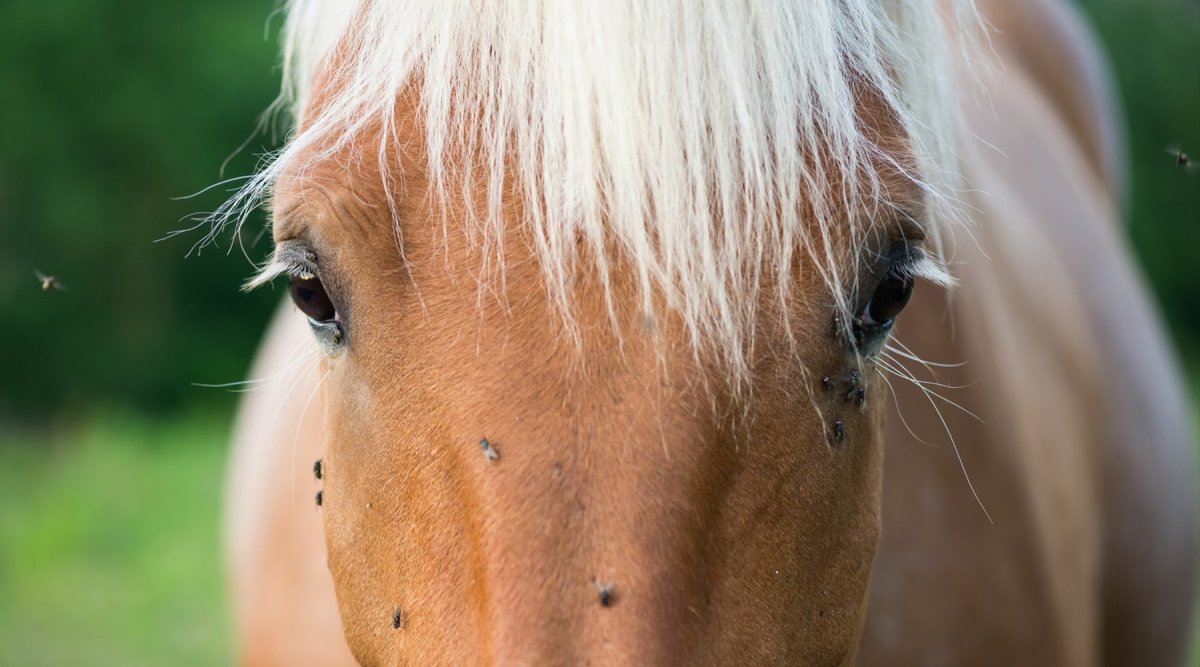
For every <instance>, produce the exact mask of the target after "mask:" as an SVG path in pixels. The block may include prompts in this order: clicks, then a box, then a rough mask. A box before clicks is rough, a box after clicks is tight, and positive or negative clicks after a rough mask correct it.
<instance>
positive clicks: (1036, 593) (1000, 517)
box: [227, 1, 1196, 665]
mask: <svg viewBox="0 0 1200 667" xmlns="http://www.w3.org/2000/svg"><path fill="white" fill-rule="evenodd" d="M1010 5H1011V6H1010ZM983 9H984V10H985V13H986V15H987V16H988V18H989V20H990V21H991V22H992V23H993V24H994V25H996V26H997V27H998V28H999V30H1000V33H999V34H998V35H997V36H996V37H995V39H994V42H995V50H996V54H997V55H998V56H999V58H1000V59H1002V60H1003V62H1004V63H1005V67H1004V68H1003V69H1002V70H1001V69H999V68H996V69H994V70H988V69H986V68H984V67H980V68H979V70H980V72H981V74H980V76H981V77H982V78H983V83H984V85H985V86H986V87H987V89H988V90H989V91H990V97H989V98H988V99H987V100H986V101H984V102H983V103H982V104H981V105H980V106H978V107H975V108H973V110H972V116H971V118H970V125H971V129H972V130H973V131H974V133H975V134H977V135H978V136H979V137H980V138H981V139H982V140H984V141H985V142H986V144H988V145H990V146H992V147H994V149H993V148H988V147H987V146H986V145H984V144H983V143H982V142H981V143H980V144H977V145H974V146H972V147H971V148H970V149H969V150H968V152H965V153H964V154H963V156H962V157H963V162H964V164H965V165H966V169H967V171H968V176H969V177H970V178H971V181H972V184H973V185H974V186H975V187H976V188H977V190H978V191H979V193H980V194H978V195H974V196H972V198H971V201H970V203H971V204H972V205H973V206H974V207H975V208H976V209H977V210H978V215H977V216H976V219H975V223H976V224H974V225H973V226H972V227H970V230H969V231H970V232H971V234H972V235H973V237H974V238H973V239H972V238H968V236H967V235H966V234H965V233H963V232H962V231H961V230H960V232H959V234H958V238H957V239H956V242H955V244H954V251H953V253H952V260H953V269H954V272H955V274H956V275H957V276H958V277H959V278H960V280H961V283H962V284H961V286H960V287H959V288H958V289H957V290H956V291H954V292H953V293H952V294H950V295H949V296H948V295H946V294H945V293H940V292H938V291H937V290H931V289H925V290H924V291H921V290H918V296H917V297H916V299H915V300H914V303H913V304H912V305H911V306H910V307H909V310H908V311H907V312H906V313H905V315H904V316H903V317H902V318H901V324H900V328H899V330H898V338H899V340H900V341H901V342H903V343H904V344H906V345H907V346H908V347H909V348H911V349H912V350H913V351H914V352H916V353H917V354H919V355H921V356H922V357H924V358H926V359H930V360H933V361H939V362H949V363H954V362H966V364H965V365H963V366H960V367H956V368H945V369H940V368H939V369H937V379H938V381H939V382H942V383H945V384H948V385H955V386H961V387H962V388H960V389H946V388H942V387H932V389H934V390H936V391H938V392H939V393H941V394H943V395H945V396H947V397H948V398H950V399H952V400H953V401H955V402H957V403H959V404H961V405H962V406H963V407H964V408H966V409H968V410H970V411H971V412H973V413H974V414H975V415H978V417H979V420H980V421H977V420H975V419H974V418H972V417H970V416H968V415H967V414H966V413H964V412H963V411H961V410H959V409H957V408H955V407H953V406H949V405H946V404H944V403H940V402H939V404H940V407H941V408H942V412H943V414H944V416H945V420H946V430H949V431H950V432H951V433H952V434H953V435H954V437H955V440H956V442H957V445H958V448H959V450H960V451H961V454H962V457H963V464H964V466H965V468H966V471H967V472H968V473H969V474H970V478H971V481H972V482H973V483H974V485H975V488H976V490H977V491H978V493H979V498H980V501H981V502H982V505H983V507H984V508H986V510H987V511H988V512H989V513H990V515H991V518H992V521H991V522H989V521H988V519H987V518H986V516H985V514H984V511H983V509H981V507H980V506H979V504H977V503H976V501H975V499H974V498H973V496H972V494H971V492H970V490H969V488H968V487H967V483H966V481H965V479H964V476H963V471H962V469H960V467H959V463H958V461H957V459H956V458H955V455H954V450H953V448H952V447H951V446H950V444H949V442H948V440H947V438H946V436H945V431H944V429H943V426H942V424H941V422H940V420H939V417H938V416H937V415H936V414H935V413H934V411H933V409H932V408H931V407H930V406H929V402H928V401H927V399H926V398H925V397H924V396H923V395H922V394H921V392H920V391H919V390H918V389H917V388H916V387H914V386H912V385H911V384H909V383H906V382H901V381H897V380H895V379H893V380H892V382H891V383H892V385H893V386H894V387H895V390H896V393H897V397H896V404H897V408H895V409H893V410H892V414H891V415H889V417H888V421H887V432H886V447H887V455H886V457H885V469H884V494H883V502H882V506H883V531H882V539H881V542H880V545H879V549H878V552H877V554H876V559H875V564H874V570H873V573H872V579H871V592H870V599H869V606H868V615H867V620H866V627H865V630H864V631H863V638H862V644H861V651H860V654H859V661H858V662H859V664H864V665H865V664H881V665H884V664H886V665H896V664H913V665H918V664H919V665H941V664H945V665H962V664H995V665H1013V664H1038V665H1092V664H1110V665H1126V664H1128V665H1135V664H1171V662H1172V661H1176V662H1178V661H1179V660H1180V656H1181V655H1182V651H1183V649H1184V646H1183V642H1184V640H1185V636H1186V631H1187V627H1188V620H1187V619H1188V612H1189V609H1190V606H1191V602H1192V600H1193V599H1194V598H1193V591H1192V590H1191V588H1190V586H1191V583H1192V581H1193V579H1192V576H1191V573H1192V572H1193V568H1194V564H1195V560H1196V551H1195V546H1196V533H1195V526H1196V524H1195V496H1194V488H1193V480H1192V471H1193V465H1192V463H1191V459H1190V454H1189V452H1188V447H1189V443H1190V436H1189V433H1188V430H1187V417H1186V413H1185V409H1184V403H1183V400H1182V398H1183V390H1182V388H1181V386H1180V383H1179V381H1178V378H1177V376H1176V373H1175V370H1174V365H1175V364H1174V363H1173V360H1172V359H1171V358H1170V355H1169V353H1168V352H1167V350H1168V349H1169V348H1168V345H1167V344H1166V342H1165V340H1164V339H1163V334H1162V332H1161V329H1160V325H1159V323H1158V320H1157V318H1156V316H1155V314H1154V313H1153V312H1152V310H1151V308H1149V307H1148V305H1147V302H1146V297H1145V295H1144V294H1145V290H1144V287H1143V285H1142V283H1141V280H1140V277H1139V276H1138V275H1137V274H1136V271H1134V270H1133V269H1132V268H1131V262H1130V259H1129V257H1128V251H1127V249H1126V248H1125V247H1124V244H1123V242H1122V238H1121V235H1122V231H1121V229H1120V226H1119V225H1118V224H1117V222H1116V221H1117V220H1118V218H1119V211H1118V204H1117V202H1118V201H1119V199H1120V189H1121V179H1122V167H1121V149H1120V140H1119V138H1118V137H1117V136H1116V133H1115V129H1114V128H1115V127H1116V126H1117V123H1116V122H1115V121H1114V118H1113V116H1112V112H1111V106H1110V100H1109V99H1108V97H1107V96H1108V91H1107V90H1106V89H1105V88H1104V83H1103V82H1104V77H1103V71H1104V70H1103V67H1102V65H1101V64H1100V61H1099V60H1098V58H1097V55H1096V53H1095V52H1094V50H1093V48H1092V46H1091V44H1090V43H1089V42H1088V40H1087V34H1086V31H1084V30H1082V28H1081V26H1080V25H1079V24H1078V22H1077V18H1076V17H1074V15H1073V14H1071V13H1070V12H1069V11H1068V10H1067V9H1066V7H1065V6H1063V5H1059V4H1057V3H1054V2H1049V1H1045V2H1042V1H1038V2H1028V3H1005V2H1000V1H996V2H992V3H986V4H985V5H984V7H983ZM982 193H986V194H982ZM288 310H291V308H290V305H289V306H287V307H285V308H284V311H288ZM310 339H311V334H310V333H309V332H308V331H307V328H306V327H305V325H304V324H303V323H302V321H301V318H299V317H296V316H294V315H291V314H290V313H285V312H281V313H280V315H279V316H278V317H277V318H276V322H275V324H273V325H272V328H271V330H270V331H269V332H268V335H267V339H266V342H265V343H264V348H263V351H262V352H261V353H260V358H259V361H258V362H257V364H256V366H255V369H254V370H253V372H252V377H255V378H261V377H269V376H272V375H274V374H276V373H279V372H280V370H281V369H283V368H284V367H285V366H286V364H287V363H288V361H289V360H290V359H291V358H293V357H294V356H295V354H294V352H295V350H297V349H303V348H304V347H305V346H306V345H308V344H309V343H308V341H310ZM908 366H909V367H910V369H914V371H915V372H916V374H917V376H918V377H920V378H923V379H931V378H932V376H931V375H930V374H929V373H928V372H925V371H922V370H920V369H919V368H918V367H917V366H916V364H911V363H910V364H908ZM281 377H283V378H284V380H283V381H280V382H273V383H270V384H268V385H267V388H265V389H263V390H261V391H259V392H256V393H253V394H251V395H250V397H249V398H248V400H247V402H246V403H245V405H244V407H243V412H242V416H241V419H240V422H239V426H238V431H237V434H236V437H235V445H234V451H233V455H232V458H231V462H230V492H229V500H228V508H229V510H228V522H227V523H228V532H227V543H228V544H229V554H230V562H231V573H232V590H233V598H234V603H235V621H236V624H237V628H238V631H239V641H240V646H241V653H240V659H241V660H242V662H243V664H248V665H304V664H312V665H336V664H354V663H353V658H352V657H351V656H350V654H349V652H348V650H347V648H346V645H345V640H344V639H343V638H342V630H341V626H340V623H339V621H338V617H337V610H336V606H335V603H334V595H333V586H332V582H331V581H330V578H329V576H328V572H327V566H326V556H325V547H324V536H323V531H322V525H321V522H320V517H319V514H318V511H317V510H316V509H314V507H313V504H312V494H313V493H314V492H315V491H316V489H317V488H318V486H317V485H315V484H314V481H313V478H312V470H311V465H312V461H313V460H314V459H317V458H319V457H321V456H322V444H321V434H322V433H323V429H324V427H323V425H322V423H321V421H322V410H321V409H320V407H319V405H318V404H319V402H320V400H321V399H320V394H319V392H318V393H314V391H315V390H314V387H315V386H316V384H317V382H318V380H319V379H320V371H318V370H315V369H313V368H312V367H311V366H308V367H306V370H304V371H303V372H302V373H301V374H299V376H298V377H294V380H293V379H292V377H289V376H287V375H284V376H281ZM934 401H937V399H934ZM901 417H903V421H902V419H901ZM906 424H907V427H906ZM909 429H911V431H912V432H913V433H915V434H916V436H919V437H920V438H921V439H924V440H926V441H928V442H929V443H933V444H924V443H922V442H919V441H918V440H917V438H916V437H914V435H912V434H911V433H910V432H909ZM528 622H530V623H539V622H540V621H537V620H535V619H528Z"/></svg>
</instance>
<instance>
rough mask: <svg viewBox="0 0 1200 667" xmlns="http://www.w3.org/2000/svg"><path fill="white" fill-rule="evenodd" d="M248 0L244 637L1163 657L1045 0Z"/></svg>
mask: <svg viewBox="0 0 1200 667" xmlns="http://www.w3.org/2000/svg"><path fill="white" fill-rule="evenodd" d="M287 13H288V18H287V21H286V26H285V34H284V50H285V59H284V63H285V66H284V81H285V83H284V95H283V97H282V99H283V100H284V105H285V106H288V107H289V108H290V109H292V111H293V113H294V115H295V119H296V128H297V129H296V131H295V134H294V135H293V136H292V138H291V139H290V141H289V143H288V145H287V146H286V147H285V148H284V149H283V150H282V151H281V152H280V153H279V154H278V155H277V156H275V157H274V158H273V159H272V160H271V161H269V162H268V163H267V165H266V166H265V168H264V169H263V171H262V172H261V173H260V174H258V175H257V176H256V177H255V178H254V179H253V180H252V181H251V182H250V184H249V185H248V186H247V188H246V189H245V190H244V191H243V193H242V194H241V195H239V196H238V197H235V199H234V200H231V203H230V204H229V205H227V206H226V207H225V208H223V209H222V210H221V211H218V214H217V219H215V221H214V225H215V227H214V228H216V227H219V226H220V225H223V224H227V223H228V222H229V221H230V220H232V221H234V222H235V223H239V222H240V221H242V220H244V218H245V215H246V214H247V212H248V211H249V210H251V209H252V208H253V207H254V206H255V205H256V204H257V202H258V198H259V197H265V196H267V195H269V196H270V201H269V203H270V207H271V216H272V232H273V238H274V250H273V253H272V255H271V257H270V259H269V261H268V262H266V264H265V265H264V266H263V267H262V270H261V271H260V272H259V273H258V274H257V275H256V277H255V278H254V279H253V280H252V281H251V282H252V285H253V286H258V285H262V284H266V283H268V282H270V281H272V280H273V279H276V278H279V279H282V278H284V277H286V279H287V281H288V285H289V295H290V297H291V298H290V300H285V304H284V305H283V306H281V308H280V310H279V311H278V313H277V314H276V315H275V318H274V320H273V323H272V324H271V325H270V327H269V329H268V331H267V332H266V335H265V339H264V342H263V343H262V347H261V350H260V352H259V355H258V359H257V361H256V362H255V365H254V367H253V370H252V373H251V374H252V376H253V377H255V378H260V379H261V380H262V381H261V383H259V384H258V385H256V387H255V389H254V391H252V392H249V393H248V394H247V395H246V396H247V397H246V399H245V400H244V403H243V405H242V407H241V411H240V415H239V417H238V424H237V426H236V430H235V437H234V444H233V448H232V452H231V456H230V461H229V468H228V491H227V495H226V501H225V504H226V509H225V531H226V534H225V544H226V554H227V560H228V563H229V572H230V590H231V596H232V602H233V605H232V606H233V616H234V624H235V627H236V630H237V635H238V659H239V661H240V663H241V664H245V665H280V664H287V665H310V664H311V665H339V664H346V665H350V664H356V663H358V664H363V665H393V664H415V665H441V664H446V665H463V664H504V665H508V664H515V665H526V664H528V665H543V664H544V665H558V664H584V663H588V664H590V663H595V664H613V665H625V664H639V665H640V664H697V665H705V664H722V665H724V664H756V665H757V664H764V665H765V664H790V665H799V664H804V665H810V664H811V665H849V664H860V665H876V664H887V665H897V664H899V665H909V664H911V665H966V664H969V665H992V664H995V665H1014V664H1019V665H1098V664H1103V665H1146V664H1154V665H1169V664H1181V663H1182V661H1183V660H1184V651H1185V650H1186V646H1185V644H1186V640H1187V633H1188V629H1189V625H1190V620H1189V619H1190V614H1191V608H1192V603H1193V600H1194V588H1193V585H1194V581H1195V572H1196V546H1197V533H1196V525H1197V524H1196V490H1195V486H1194V479H1193V474H1194V473H1193V471H1194V469H1195V468H1194V463H1193V460H1192V458H1191V456H1192V453H1191V443H1192V435H1191V434H1190V432H1189V425H1188V416H1187V412H1186V410H1185V407H1184V402H1183V396H1184V392H1183V389H1182V387H1181V383H1180V380H1179V377H1178V374H1177V370H1176V369H1177V364H1176V362H1175V360H1174V359H1173V357H1172V353H1171V351H1170V347H1169V345H1168V343H1167V342H1166V339H1165V336H1164V334H1163V330H1162V326H1161V323H1160V321H1159V318H1158V316H1157V314H1156V313H1155V311H1154V308H1153V306H1152V305H1151V302H1150V299H1149V298H1148V297H1147V294H1146V288H1145V286H1144V284H1143V280H1142V278H1141V276H1140V274H1139V273H1138V271H1137V269H1136V267H1135V265H1134V262H1133V260H1132V259H1131V257H1130V254H1129V250H1128V249H1127V247H1126V244H1125V241H1124V231H1123V229H1122V227H1121V225H1120V223H1119V219H1120V215H1121V206H1122V200H1123V196H1124V189H1125V185H1124V178H1125V177H1124V159H1123V152H1124V150H1125V148H1124V145H1123V143H1122V141H1123V140H1122V137H1121V133H1120V122H1119V109H1118V107H1117V106H1116V104H1115V102H1114V101H1113V97H1112V92H1111V87H1110V83H1109V79H1108V74H1107V70H1106V68H1105V65H1104V61H1103V56H1102V54H1101V52H1100V50H1099V49H1098V47H1097V46H1096V44H1095V42H1094V40H1093V38H1092V36H1091V35H1090V33H1089V32H1088V31H1087V29H1086V27H1085V25H1084V24H1083V22H1082V21H1081V19H1080V17H1079V16H1077V15H1076V14H1075V12H1074V11H1073V9H1072V8H1071V6H1070V5H1069V3H1067V2H1065V1H1060V0H1027V1H1026V2H1020V3H1013V2H1006V1H1004V0H979V2H977V3H975V4H974V5H970V4H967V3H960V2H938V1H936V0H896V1H895V2H886V3H880V2H871V1H868V0H812V1H811V2H787V1H784V0H763V1H762V2H756V3H745V2H738V1H735V0H703V1H700V2H694V3H650V2H639V1H638V0H606V1H605V2H599V1H594V2H589V1H583V2H574V3H553V2H551V3H515V2H510V1H509V0H491V1H490V2H482V3H455V2H442V1H441V0H436V1H435V0H408V1H407V2H387V1H385V0H362V2H357V3H335V2H330V1H329V0H291V2H289V3H288V8H287ZM296 310H299V311H300V313H296V312H295V311H296ZM901 311H903V315H901ZM885 450H886V452H887V453H886V456H885V455H884V452H885Z"/></svg>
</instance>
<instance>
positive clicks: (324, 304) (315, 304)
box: [288, 276, 337, 322]
mask: <svg viewBox="0 0 1200 667" xmlns="http://www.w3.org/2000/svg"><path fill="white" fill-rule="evenodd" d="M288 292H289V293H290V294H291V295H292V302H293V303H295V304H296V307H297V308H299V309H300V311H301V312H303V313H304V314H305V315H307V316H308V318H309V319H311V320H312V321H314V322H331V321H333V320H334V319H335V318H336V317H337V309H336V308H334V307H333V301H332V300H330V298H329V295H328V294H327V293H326V292H325V286H324V285H322V284H321V279H320V278H316V277H312V278H302V277H300V276H291V280H290V284H289V285H288Z"/></svg>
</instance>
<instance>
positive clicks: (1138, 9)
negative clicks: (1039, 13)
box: [1080, 0, 1200, 365]
mask: <svg viewBox="0 0 1200 667" xmlns="http://www.w3.org/2000/svg"><path fill="white" fill-rule="evenodd" d="M1080 4H1081V5H1082V7H1083V9H1084V11H1085V13H1086V14H1087V15H1088V17H1089V18H1090V19H1091V20H1092V23H1093V25H1094V26H1095V28H1096V30H1097V31H1098V32H1099V33H1100V37H1101V39H1102V40H1103V41H1104V43H1105V46H1106V47H1107V50H1108V55H1109V61H1110V63H1111V65H1112V69H1113V73H1114V74H1115V75H1116V79H1117V83H1118V86H1119V88H1120V92H1121V99H1122V102H1123V103H1124V107H1125V120H1126V126H1127V131H1128V135H1127V139H1128V144H1129V154H1128V158H1129V175H1130V180H1131V185H1132V190H1131V194H1132V199H1131V202H1130V207H1129V213H1128V216H1127V217H1128V222H1129V231H1130V235H1131V238H1132V240H1133V244H1134V248H1135V250H1136V251H1137V253H1138V255H1139V257H1140V258H1141V260H1142V265H1143V267H1144V269H1145V272H1146V274H1147V276H1148V277H1149V279H1150V282H1151V284H1152V285H1153V287H1154V290H1155V292H1156V293H1157V296H1158V299H1159V303H1160V304H1161V306H1162V309H1163V312H1164V314H1165V315H1166V317H1167V321H1168V323H1169V324H1170V327H1171V329H1172V332H1173V333H1174V335H1175V340H1176V343H1177V345H1178V346H1179V348H1180V351H1181V353H1182V354H1183V356H1184V357H1185V358H1186V359H1187V360H1188V361H1189V362H1190V363H1191V364H1194V365H1200V173H1196V172H1193V173H1188V172H1187V170H1184V169H1181V168H1180V167H1179V166H1178V165H1177V164H1175V160H1174V158H1173V156H1171V155H1169V154H1168V153H1167V148H1168V147H1169V146H1171V145H1176V146H1178V147H1180V149H1181V150H1184V151H1188V152H1190V153H1191V154H1193V155H1198V156H1200V2H1196V0H1154V1H1147V0H1083V2H1081V3H1080Z"/></svg>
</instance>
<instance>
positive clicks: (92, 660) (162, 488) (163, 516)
mask: <svg viewBox="0 0 1200 667" xmlns="http://www.w3.org/2000/svg"><path fill="white" fill-rule="evenodd" d="M227 421H228V420H227V418H220V419H203V418H189V419H185V420H181V421H178V422H172V423H167V424H157V425H153V424H148V423H146V422H145V421H142V420H139V419H136V418H132V417H129V416H119V417H115V418H101V419H94V420H92V423H90V424H89V425H88V426H87V427H85V428H79V429H70V430H68V431H67V432H64V433H60V434H56V435H50V436H46V435H42V436H24V437H22V436H19V435H18V436H15V437H14V436H12V435H11V434H10V435H0V647H2V648H0V663H2V664H5V665H22V666H23V667H42V666H45V667H52V666H53V667H59V666H62V665H86V666H93V667H98V666H106V665H113V666H114V667H115V666H121V667H138V666H141V665H146V666H152V665H153V666H156V667H157V666H161V665H179V666H185V665H204V666H206V667H209V666H212V665H226V664H231V662H232V659H231V657H230V642H229V623H228V620H227V612H226V609H225V602H224V588H223V581H222V577H221V559H220V551H219V545H218V518H219V511H220V500H221V489H222V478H223V464H224V457H225V444H226V442H227V440H228V437H227V430H228V424H227Z"/></svg>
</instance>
